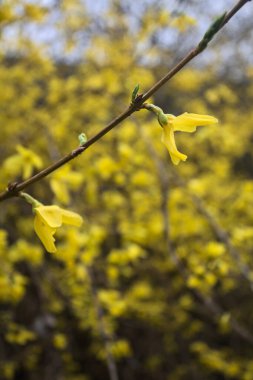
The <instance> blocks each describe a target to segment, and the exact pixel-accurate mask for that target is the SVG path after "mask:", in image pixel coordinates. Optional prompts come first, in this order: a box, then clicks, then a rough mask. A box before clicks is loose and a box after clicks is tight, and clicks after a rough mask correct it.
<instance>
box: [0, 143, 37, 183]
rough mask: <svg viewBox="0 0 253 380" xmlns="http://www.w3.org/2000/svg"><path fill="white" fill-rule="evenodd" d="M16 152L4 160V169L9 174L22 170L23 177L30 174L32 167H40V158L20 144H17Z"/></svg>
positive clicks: (25, 177) (18, 172)
mask: <svg viewBox="0 0 253 380" xmlns="http://www.w3.org/2000/svg"><path fill="white" fill-rule="evenodd" d="M16 150H17V151H18V153H17V154H14V155H13V156H10V157H9V158H7V159H6V160H5V161H4V165H3V166H4V169H5V171H6V172H7V173H8V174H9V175H12V176H13V175H14V176H15V175H17V174H20V172H21V171H22V172H23V173H22V176H23V178H24V179H27V178H29V177H30V176H31V175H32V172H33V169H34V168H36V169H40V168H41V167H42V160H41V158H40V157H39V156H38V155H37V154H36V153H34V152H33V151H31V150H30V149H27V148H24V147H23V146H22V145H17V146H16Z"/></svg>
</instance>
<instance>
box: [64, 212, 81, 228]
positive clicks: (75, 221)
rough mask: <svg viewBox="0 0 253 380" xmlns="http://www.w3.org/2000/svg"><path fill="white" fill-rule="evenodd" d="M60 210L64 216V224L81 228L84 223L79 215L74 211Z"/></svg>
mask: <svg viewBox="0 0 253 380" xmlns="http://www.w3.org/2000/svg"><path fill="white" fill-rule="evenodd" d="M60 210H61V215H62V223H65V224H71V225H72V226H77V227H80V226H81V224H82V223H83V218H82V217H81V216H80V215H79V214H77V213H75V212H72V211H67V210H64V209H62V208H61V209H60Z"/></svg>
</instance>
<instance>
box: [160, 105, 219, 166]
mask: <svg viewBox="0 0 253 380" xmlns="http://www.w3.org/2000/svg"><path fill="white" fill-rule="evenodd" d="M164 116H166V118H167V120H165V119H164V118H162V119H161V120H159V117H158V120H159V122H160V124H161V125H162V127H163V134H162V142H163V143H164V145H165V146H166V148H167V149H168V151H169V154H170V157H171V160H172V162H173V164H174V165H178V164H179V162H180V160H182V161H185V160H186V159H187V156H186V155H185V154H183V153H180V152H179V151H178V150H177V146H176V142H175V137H174V132H176V131H181V132H195V131H196V128H197V127H198V126H204V125H211V124H215V123H218V120H217V119H216V118H215V117H213V116H209V115H198V114H195V113H187V112H185V113H183V114H182V115H179V116H174V115H164Z"/></svg>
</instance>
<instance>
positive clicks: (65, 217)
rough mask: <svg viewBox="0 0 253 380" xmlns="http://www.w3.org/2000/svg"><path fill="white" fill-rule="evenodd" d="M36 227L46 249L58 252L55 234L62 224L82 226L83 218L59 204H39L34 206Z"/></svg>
mask: <svg viewBox="0 0 253 380" xmlns="http://www.w3.org/2000/svg"><path fill="white" fill-rule="evenodd" d="M34 212H35V219H34V229H35V232H36V234H37V235H38V237H39V239H40V240H41V241H42V243H43V245H44V247H45V248H46V250H47V251H48V252H50V253H53V252H56V247H55V244H54V242H55V238H54V234H55V232H56V230H57V228H59V227H61V226H62V224H70V225H73V226H77V227H79V226H81V224H82V222H83V219H82V217H81V216H80V215H78V214H76V213H75V212H72V211H67V210H64V209H62V208H60V207H58V206H55V205H52V206H44V205H42V204H39V205H38V206H35V207H34Z"/></svg>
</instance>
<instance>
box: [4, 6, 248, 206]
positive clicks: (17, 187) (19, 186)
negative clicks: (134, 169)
mask: <svg viewBox="0 0 253 380" xmlns="http://www.w3.org/2000/svg"><path fill="white" fill-rule="evenodd" d="M249 1H251V0H239V1H238V3H237V4H236V5H235V6H234V7H233V8H232V9H231V10H230V11H229V12H227V13H226V14H224V15H223V16H222V18H220V19H218V20H216V21H215V22H214V23H213V24H212V25H211V26H210V28H209V29H208V31H207V32H206V34H205V35H204V37H203V38H202V39H201V40H200V42H199V43H198V45H197V46H196V47H195V48H194V49H192V50H191V51H190V52H189V53H188V54H187V55H186V56H185V57H184V58H182V59H181V61H180V62H179V63H178V64H177V65H175V66H174V67H173V68H172V69H171V70H170V71H169V72H168V73H167V74H166V75H165V76H164V77H163V78H161V79H160V80H159V81H158V82H157V83H155V84H154V86H153V87H151V88H150V89H149V90H148V91H147V92H146V93H145V94H144V95H139V96H137V98H136V100H135V101H134V103H132V104H131V105H130V107H128V108H127V109H126V110H125V111H124V112H122V113H121V114H120V115H119V116H118V117H116V118H115V119H114V120H112V121H111V122H110V123H109V124H108V125H107V126H106V127H105V128H103V129H102V130H101V131H100V132H98V133H97V134H96V135H95V136H93V137H92V138H91V139H90V140H88V141H87V142H86V143H84V144H83V145H82V146H79V147H77V148H76V149H75V150H73V151H72V152H70V153H69V154H67V155H66V156H64V157H62V158H61V159H59V160H58V161H56V162H55V163H53V164H52V165H50V166H48V167H47V168H46V169H44V170H41V171H40V172H38V173H37V174H35V175H34V176H32V177H30V178H28V179H27V180H25V181H22V182H19V183H18V182H13V183H10V184H9V185H8V188H7V189H6V190H5V191H3V192H2V193H0V201H3V200H5V199H8V198H11V197H15V196H18V193H19V192H20V191H22V190H24V189H25V188H26V187H28V186H30V185H32V184H33V183H35V182H38V181H39V180H41V179H42V178H44V177H46V176H48V175H49V174H50V173H52V172H54V171H55V170H57V169H58V168H60V167H61V166H63V165H65V164H66V163H67V162H69V161H71V160H73V159H74V158H75V157H77V156H79V155H80V154H81V153H83V152H84V151H85V150H86V149H88V148H89V147H90V146H91V145H93V144H94V143H95V142H97V141H98V140H100V139H101V138H102V137H103V136H104V135H106V134H107V133H108V132H109V131H110V130H111V129H113V128H114V127H116V126H117V125H119V124H120V123H121V122H122V121H123V120H125V119H127V118H128V117H129V116H130V115H132V114H133V113H134V112H136V111H138V110H139V109H140V108H141V107H142V105H143V103H144V102H145V101H146V100H147V99H149V98H150V97H151V96H152V95H153V94H154V93H155V92H157V91H158V90H159V89H160V88H161V87H162V86H163V85H164V84H165V83H167V82H168V81H169V80H170V79H171V78H172V77H174V76H175V75H176V74H177V73H178V72H179V71H180V70H181V69H182V68H183V67H184V66H185V65H186V64H187V63H189V62H190V61H191V60H192V59H193V58H195V57H196V56H197V55H199V54H200V53H201V52H202V51H203V50H204V49H205V48H206V47H207V45H208V43H209V42H210V41H211V40H212V38H213V37H214V35H215V34H216V33H217V32H218V31H219V30H221V29H222V28H223V27H224V25H225V24H227V22H228V21H229V20H230V19H231V18H232V17H233V16H234V15H235V14H236V13H237V12H238V11H239V10H240V9H241V8H242V7H243V6H244V5H245V4H246V3H248V2H249ZM218 21H219V22H218ZM217 22H218V23H217Z"/></svg>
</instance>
